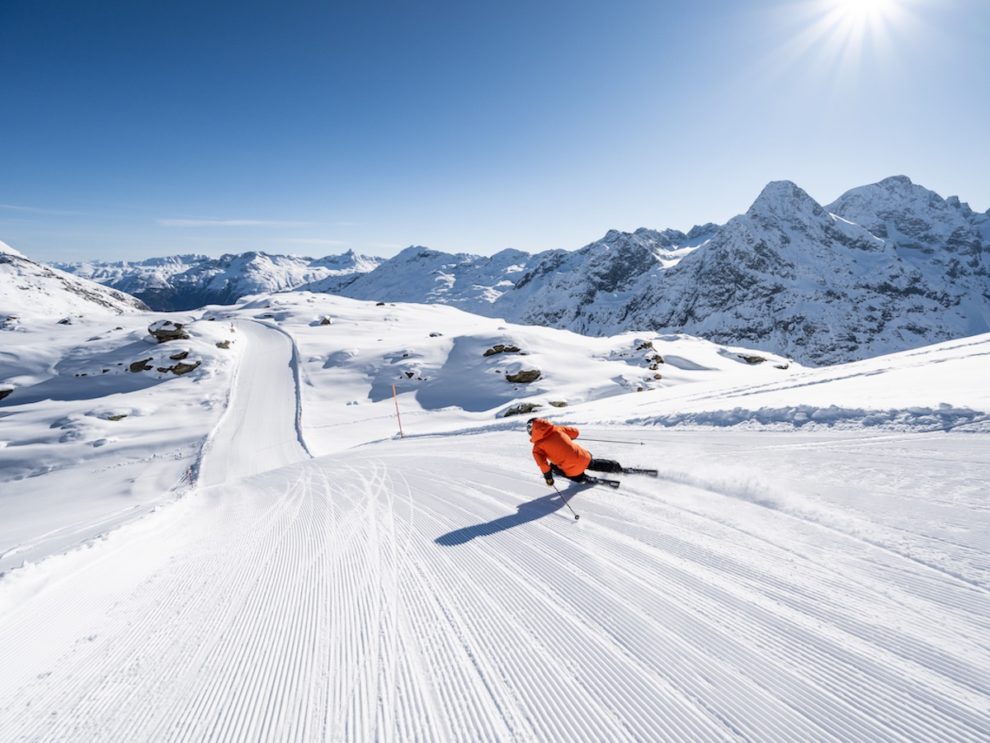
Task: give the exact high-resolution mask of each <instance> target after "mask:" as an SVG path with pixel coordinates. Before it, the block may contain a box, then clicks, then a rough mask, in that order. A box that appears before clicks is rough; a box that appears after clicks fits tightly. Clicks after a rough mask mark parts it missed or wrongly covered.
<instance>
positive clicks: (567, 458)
mask: <svg viewBox="0 0 990 743" xmlns="http://www.w3.org/2000/svg"><path fill="white" fill-rule="evenodd" d="M579 435H580V432H579V431H578V430H577V429H576V428H572V427H571V426H555V425H554V424H553V423H551V422H550V421H548V420H546V419H545V418H538V419H537V420H535V421H533V433H532V434H530V437H529V440H530V441H532V442H533V459H535V460H536V465H537V466H538V467H539V468H540V472H542V473H543V474H544V475H545V474H546V473H547V472H549V471H550V465H551V464H555V465H557V467H559V468H560V469H561V470H562V471H563V472H564V474H565V475H567V476H568V477H576V476H578V475H580V474H581V473H582V472H584V471H585V469H587V467H588V464H589V463H590V462H591V454H589V453H588V452H587V451H585V450H584V449H582V448H581V447H580V446H578V445H577V444H575V443H574V441H573V440H572V439H576V438H577V437H578V436H579Z"/></svg>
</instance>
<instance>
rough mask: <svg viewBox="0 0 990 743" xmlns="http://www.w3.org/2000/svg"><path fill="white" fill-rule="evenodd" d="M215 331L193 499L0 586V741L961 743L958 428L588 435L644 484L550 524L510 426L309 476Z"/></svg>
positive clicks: (977, 647) (971, 681) (983, 603)
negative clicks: (218, 378) (223, 355)
mask: <svg viewBox="0 0 990 743" xmlns="http://www.w3.org/2000/svg"><path fill="white" fill-rule="evenodd" d="M245 326H247V327H245ZM239 329H240V331H239V332H242V333H244V336H245V338H246V340H247V343H246V345H245V348H244V350H243V356H242V359H243V361H242V364H243V366H242V368H241V370H240V372H239V373H238V376H237V380H236V383H235V388H234V390H233V391H232V394H231V400H230V409H229V410H228V412H227V414H226V415H225V416H224V417H223V419H222V420H221V422H220V425H219V428H218V429H217V431H216V432H215V433H214V435H213V437H212V439H211V442H210V444H208V447H207V454H206V461H205V462H204V465H203V483H204V487H202V488H201V489H200V490H198V491H197V492H195V493H193V494H191V495H189V496H187V497H185V498H183V499H181V500H179V501H178V502H176V503H174V504H172V505H169V506H167V507H163V508H160V509H159V510H158V511H156V512H155V513H153V514H151V515H150V516H148V517H146V518H144V519H141V520H140V521H138V522H136V523H134V524H131V525H129V526H127V527H124V528H122V529H119V530H117V531H115V532H112V533H110V534H109V535H107V537H106V538H105V539H104V540H102V541H100V542H97V543H96V544H94V545H92V546H90V547H89V548H87V549H83V550H80V551H77V552H73V553H69V554H66V555H63V556H59V557H54V558H51V559H49V560H47V561H45V562H43V563H40V564H38V565H35V566H26V567H24V568H21V569H19V570H17V571H14V572H13V573H11V574H10V575H8V576H5V577H4V579H3V581H0V668H2V669H3V671H2V673H0V731H3V733H2V738H3V740H5V741H6V740H11V741H19V740H52V741H55V740H58V741H65V740H93V741H96V740H99V741H136V740H156V741H158V740H189V741H195V740H231V741H233V740H272V741H287V740H299V741H310V740H376V739H381V740H403V741H405V740H416V739H419V740H472V741H473V740H508V739H516V740H567V741H583V740H587V741H601V740H685V741H688V740H689V741H702V740H740V739H743V740H795V741H807V740H931V741H947V740H951V741H978V740H987V739H988V738H990V701H988V700H990V673H988V669H990V650H988V646H990V643H988V638H990V601H988V590H990V577H988V576H990V570H988V552H990V546H988V545H987V543H986V541H987V540H986V533H987V532H986V529H985V528H980V524H984V525H985V524H986V501H985V492H983V490H982V489H981V488H984V487H985V484H986V483H987V482H988V481H990V465H988V464H987V461H986V458H985V457H984V456H982V455H980V452H981V451H984V452H985V451H986V444H987V437H986V436H985V435H983V434H973V435H971V436H965V435H952V434H943V433H939V434H930V435H917V434H915V435H867V434H864V433H856V432H848V433H838V434H805V435H802V436H800V438H799V440H798V439H796V437H795V436H794V435H793V434H791V435H785V434H767V433H764V434H753V433H748V432H719V433H688V432H678V431H663V430H649V431H646V432H644V429H642V428H640V427H632V426H615V427H612V428H609V429H598V430H595V431H591V430H586V431H585V435H592V434H597V435H598V436H600V437H603V438H612V439H616V440H627V441H632V440H643V439H644V436H645V440H646V441H647V444H648V445H647V446H636V445H633V444H595V445H594V446H593V447H592V448H593V451H595V452H596V453H600V454H601V455H603V456H607V455H612V456H615V457H618V458H620V459H621V460H623V461H624V462H627V463H629V464H637V465H649V466H657V467H659V468H660V470H661V476H660V478H658V479H656V480H652V479H644V478H633V477H627V478H625V482H624V484H623V487H622V489H621V490H619V491H610V490H606V489H603V488H597V489H590V490H580V491H579V490H577V489H574V488H570V489H563V484H561V487H562V489H563V491H564V497H567V498H568V499H569V502H570V504H571V505H572V506H573V507H574V508H575V509H577V510H578V511H579V512H580V513H581V514H582V519H581V521H580V522H575V521H574V520H573V518H572V517H571V515H570V511H568V510H567V509H566V508H564V507H563V501H562V499H561V497H560V496H558V495H557V494H556V493H554V492H553V491H551V490H548V489H547V488H546V486H545V485H543V483H542V480H541V478H540V477H539V476H538V473H537V471H536V468H535V466H534V465H533V464H532V461H531V460H530V458H529V454H528V448H529V447H528V443H527V441H526V438H525V434H523V433H522V432H521V430H501V431H494V432H488V433H472V434H462V435H448V436H444V435H436V436H430V437H420V438H415V437H414V438H408V439H405V440H391V441H384V442H380V443H377V444H372V445H367V446H364V447H360V448H358V449H354V450H350V451H347V452H344V453H339V454H333V455H330V456H326V457H322V458H318V459H307V458H306V456H307V455H306V448H305V443H304V442H303V441H302V440H301V437H300V435H299V431H300V426H299V415H300V411H299V410H298V409H297V407H296V405H297V401H298V400H299V399H300V398H301V396H300V395H299V393H298V390H297V388H296V384H297V375H296V373H295V367H294V365H293V361H292V359H293V358H294V356H293V349H292V345H291V343H290V342H289V341H288V340H287V339H286V338H285V337H284V336H281V335H280V334H279V331H277V330H275V329H268V328H262V327H261V326H256V325H250V324H246V323H242V324H241V325H239ZM248 369H252V370H253V371H250V372H249V371H247V370H248ZM303 415H305V411H303ZM589 445H590V444H589ZM242 446H243V447H248V448H246V449H243V450H242V449H240V447H242ZM243 452H250V456H249V457H245V456H243ZM271 452H274V454H271ZM778 469H779V470H780V472H781V473H784V472H786V473H787V474H786V476H785V475H784V474H781V475H780V476H779V477H778V476H777V474H776V471H777V470H778ZM922 487H924V488H925V489H926V490H927V492H928V493H930V494H931V502H928V501H927V500H925V503H926V504H927V505H926V506H925V507H926V508H927V509H928V510H927V511H926V513H927V514H928V515H929V516H930V519H929V520H928V521H926V520H925V519H923V518H917V519H914V520H912V519H906V520H905V519H904V518H900V517H897V512H898V509H899V508H901V507H902V506H903V507H908V508H909V509H915V508H917V507H918V503H919V501H922V500H924V499H923V497H922V496H923V495H924V494H923V493H922V492H920V489H921V488H922ZM857 488H859V489H861V490H862V491H863V492H868V493H870V497H871V502H872V504H873V506H872V507H871V508H870V509H867V510H865V511H859V510H857V507H856V504H855V503H853V504H851V505H850V504H849V503H847V502H846V501H847V500H848V499H850V497H851V493H853V492H854V491H855V490H856V489H857ZM836 493H838V494H839V495H838V496H837V495H835V494H836ZM839 496H841V498H840V497H839ZM836 498H838V500H836ZM878 503H881V504H882V505H877V504H878ZM888 508H889V510H890V513H891V517H890V518H889V519H886V520H885V517H884V513H885V509H888Z"/></svg>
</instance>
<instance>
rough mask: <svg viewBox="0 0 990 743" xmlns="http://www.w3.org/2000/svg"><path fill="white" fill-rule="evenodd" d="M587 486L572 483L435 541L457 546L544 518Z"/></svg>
mask: <svg viewBox="0 0 990 743" xmlns="http://www.w3.org/2000/svg"><path fill="white" fill-rule="evenodd" d="M586 487H587V486H585V487H582V486H580V485H577V484H574V485H570V486H569V487H567V488H566V489H564V490H561V491H558V492H556V493H551V494H550V495H544V496H543V497H542V498H536V499H535V500H531V501H528V502H526V503H522V504H520V505H518V506H516V512H515V513H514V514H511V515H509V516H500V517H499V518H497V519H495V520H494V521H486V522H485V523H483V524H474V525H472V526H465V527H463V528H462V529H455V530H454V531H449V532H447V533H446V534H443V535H441V536H439V537H437V538H436V539H435V540H433V541H435V542H436V543H437V544H439V545H442V546H444V547H456V546H458V545H460V544H466V543H467V542H470V541H471V540H472V539H474V538H475V537H490V536H491V535H492V534H498V533H499V532H500V531H506V530H507V529H512V528H513V527H516V526H522V525H523V524H528V523H529V522H530V521H536V520H537V519H542V518H543V517H544V516H549V515H550V514H551V513H553V512H554V511H559V510H560V509H561V508H563V507H564V504H565V503H566V502H567V501H569V500H570V499H571V498H573V497H574V496H575V495H577V493H578V492H580V491H581V490H585V489H586Z"/></svg>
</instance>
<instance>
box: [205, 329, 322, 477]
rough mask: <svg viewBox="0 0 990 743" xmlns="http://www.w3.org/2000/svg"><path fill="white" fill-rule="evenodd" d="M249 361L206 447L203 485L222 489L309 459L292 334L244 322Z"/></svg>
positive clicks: (245, 362)
mask: <svg viewBox="0 0 990 743" xmlns="http://www.w3.org/2000/svg"><path fill="white" fill-rule="evenodd" d="M236 327H237V329H238V331H239V332H240V335H241V337H242V339H243V341H244V342H245V343H246V350H245V354H246V360H245V361H242V362H241V364H240V366H239V367H238V370H237V376H236V379H235V383H234V388H233V390H232V392H231V398H230V401H229V403H228V405H227V411H226V412H225V413H224V416H223V419H222V420H221V421H220V425H219V426H218V427H217V430H216V431H215V432H214V435H213V436H212V437H211V439H210V442H209V443H208V444H207V447H206V454H205V457H204V463H203V467H202V471H201V473H200V483H201V484H202V485H203V486H210V485H219V484H221V483H224V482H226V481H227V480H231V479H237V478H240V477H245V476H248V475H254V474H257V473H259V472H265V471H267V470H272V469H277V468H278V467H281V466H284V465H286V464H291V463H293V462H298V461H299V460H301V459H305V458H306V457H308V456H309V454H308V452H307V451H306V445H305V443H304V441H303V438H302V435H301V433H300V429H299V420H300V416H301V413H302V411H301V410H299V394H298V385H297V379H296V374H297V372H296V369H297V366H296V354H295V350H294V348H293V346H292V340H291V339H290V338H289V336H288V335H286V334H284V333H282V332H281V331H279V330H277V329H276V328H274V327H270V326H267V325H261V324H259V323H256V322H239V323H237V324H236Z"/></svg>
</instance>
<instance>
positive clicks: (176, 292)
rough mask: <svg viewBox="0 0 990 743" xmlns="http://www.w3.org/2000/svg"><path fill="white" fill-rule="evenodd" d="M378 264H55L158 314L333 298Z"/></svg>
mask: <svg viewBox="0 0 990 743" xmlns="http://www.w3.org/2000/svg"><path fill="white" fill-rule="evenodd" d="M381 260H382V259H380V258H370V257H368V256H364V255H358V254H357V253H355V252H354V251H347V252H346V253H343V254H341V255H331V256H326V257H324V258H317V259H313V258H306V257H300V256H292V255H271V254H268V253H263V252H248V253H238V254H229V253H228V254H225V255H222V256H220V257H219V258H208V257H207V256H204V255H176V256H169V257H166V258H149V259H147V260H143V261H133V262H132V261H114V262H103V261H86V262H81V263H56V264H54V265H55V266H56V267H57V268H60V269H62V270H64V271H68V272H70V273H73V274H76V275H77V276H83V277H85V278H88V279H91V280H93V281H97V282H99V283H101V284H105V285H107V286H111V287H113V288H115V289H119V290H121V291H126V292H128V293H130V294H133V295H134V296H136V297H138V298H139V299H141V300H142V301H144V302H146V303H147V304H148V306H150V307H152V308H154V309H156V310H163V311H171V310H189V309H194V308H196V307H202V306H204V305H207V304H231V303H233V302H234V301H236V300H237V299H238V298H240V297H242V296H244V295H247V294H258V293H262V292H277V291H285V290H288V289H297V288H306V289H310V288H312V289H313V290H314V291H328V292H336V291H338V290H340V289H341V288H342V287H343V286H345V285H346V284H347V283H348V282H349V281H351V280H352V279H353V278H354V277H355V276H356V275H359V274H361V273H363V272H366V271H370V270H372V269H373V268H374V267H375V266H377V265H378V264H379V263H380V262H381Z"/></svg>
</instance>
